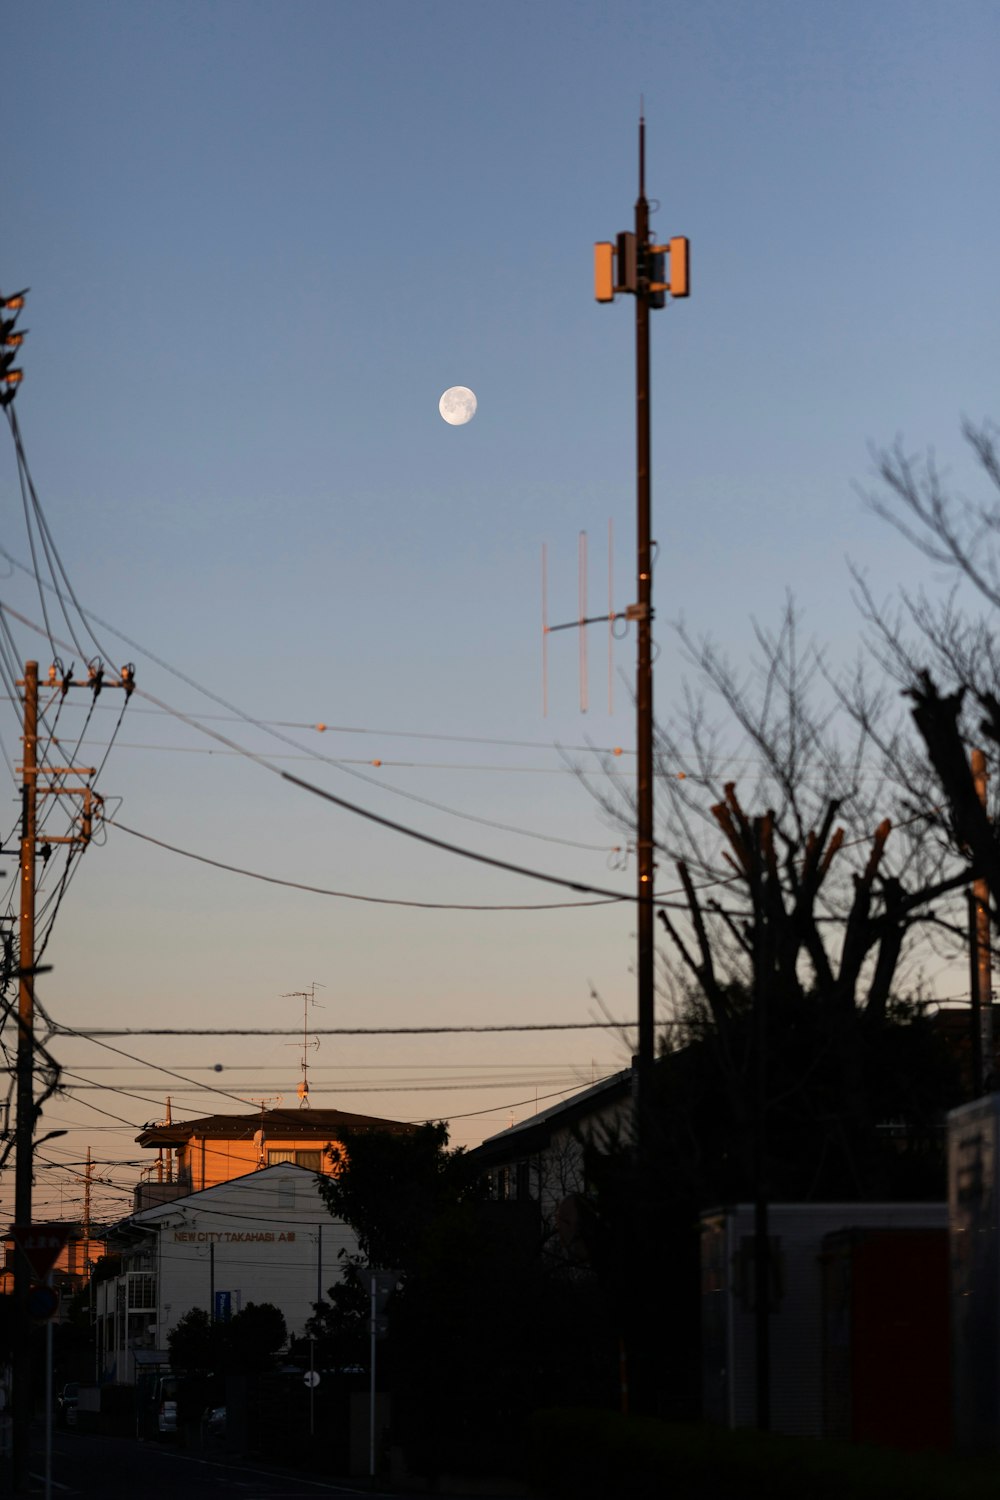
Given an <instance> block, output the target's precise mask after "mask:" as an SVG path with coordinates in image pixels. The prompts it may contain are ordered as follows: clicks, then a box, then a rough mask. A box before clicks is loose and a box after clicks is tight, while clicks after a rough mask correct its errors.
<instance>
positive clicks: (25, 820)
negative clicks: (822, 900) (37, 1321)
mask: <svg viewBox="0 0 1000 1500" xmlns="http://www.w3.org/2000/svg"><path fill="white" fill-rule="evenodd" d="M21 685H22V686H23V688H24V743H23V754H22V782H21V884H20V897H21V917H20V930H19V932H20V935H19V965H20V970H21V975H20V980H19V984H18V998H17V1063H16V1070H17V1121H16V1125H15V1145H16V1157H15V1165H14V1222H15V1224H25V1225H27V1224H30V1223H31V1176H32V1169H33V1160H32V1157H33V1148H34V1133H35V1039H34V1028H35V974H34V964H35V836H36V806H37V783H38V759H37V751H38V663H37V662H36V661H29V662H25V664H24V682H23V684H21ZM30 1291H31V1267H30V1266H29V1264H28V1261H27V1258H26V1256H25V1255H23V1254H18V1255H16V1256H15V1257H14V1347H13V1350H12V1353H13V1361H12V1364H13V1371H12V1373H13V1377H14V1378H13V1403H12V1405H13V1411H12V1419H13V1420H12V1439H13V1480H14V1493H15V1494H21V1493H23V1492H24V1491H25V1490H26V1489H27V1487H28V1467H29V1442H30V1424H31V1325H30V1322H29V1318H28V1296H29V1293H30Z"/></svg>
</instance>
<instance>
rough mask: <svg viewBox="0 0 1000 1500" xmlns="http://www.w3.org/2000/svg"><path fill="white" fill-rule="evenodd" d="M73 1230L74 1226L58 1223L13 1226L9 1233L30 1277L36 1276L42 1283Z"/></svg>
mask: <svg viewBox="0 0 1000 1500" xmlns="http://www.w3.org/2000/svg"><path fill="white" fill-rule="evenodd" d="M75 1228H76V1225H75V1224H65V1223H59V1222H53V1223H49V1224H14V1225H12V1226H11V1231H10V1232H11V1235H12V1236H13V1239H14V1243H15V1245H16V1246H17V1248H18V1249H19V1250H20V1251H21V1253H22V1254H23V1256H24V1258H25V1260H26V1261H27V1262H28V1265H29V1266H30V1267H31V1271H32V1275H34V1276H37V1277H38V1280H39V1281H44V1280H45V1277H46V1276H47V1275H48V1274H49V1272H50V1271H51V1270H52V1267H53V1266H54V1265H55V1263H56V1261H57V1260H58V1259H59V1252H60V1250H62V1248H63V1246H64V1245H65V1244H66V1242H67V1240H68V1239H69V1237H70V1235H71V1234H72V1232H73V1230H74V1229H75Z"/></svg>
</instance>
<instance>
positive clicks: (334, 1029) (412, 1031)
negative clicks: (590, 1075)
mask: <svg viewBox="0 0 1000 1500" xmlns="http://www.w3.org/2000/svg"><path fill="white" fill-rule="evenodd" d="M633 1024H634V1023H633V1022H632V1021H527V1022H510V1023H497V1024H489V1025H482V1026H310V1028H309V1030H310V1033H311V1034H312V1035H313V1036H444V1035H453V1034H454V1035H459V1034H467V1035H471V1034H473V1033H477V1032H494V1031H621V1030H627V1029H628V1028H629V1027H630V1026H632V1025H633ZM665 1024H667V1025H670V1024H673V1023H670V1022H667V1023H665ZM49 1025H50V1027H51V1035H53V1036H77V1037H81V1038H82V1039H83V1040H85V1041H97V1040H98V1039H99V1038H101V1037H106V1036H295V1037H297V1036H301V1034H302V1028H301V1027H296V1028H294V1029H290V1028H288V1027H284V1026H276V1027H227V1026H206V1027H192V1026H188V1027H184V1026H122V1027H117V1026H65V1025H63V1024H62V1023H61V1022H57V1021H50V1022H49ZM111 1050H112V1051H113V1052H117V1051H118V1050H119V1049H118V1048H117V1047H113V1048H111ZM122 1055H123V1056H128V1055H129V1054H127V1053H123V1054H122ZM134 1061H138V1062H143V1061H144V1059H142V1058H137V1059H134ZM148 1066H149V1067H155V1066H156V1065H155V1064H154V1063H149V1064H148ZM185 1081H186V1082H190V1081H191V1080H190V1079H186V1080H185Z"/></svg>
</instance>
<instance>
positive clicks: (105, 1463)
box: [0, 1428, 415, 1500]
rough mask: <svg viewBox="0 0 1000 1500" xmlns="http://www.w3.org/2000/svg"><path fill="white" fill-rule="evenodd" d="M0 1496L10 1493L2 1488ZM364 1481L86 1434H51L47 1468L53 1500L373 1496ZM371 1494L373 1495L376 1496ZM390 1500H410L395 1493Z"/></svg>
mask: <svg viewBox="0 0 1000 1500" xmlns="http://www.w3.org/2000/svg"><path fill="white" fill-rule="evenodd" d="M41 1442H42V1434H41V1429H40V1428H39V1429H37V1431H36V1433H35V1442H34V1443H33V1445H32V1462H31V1480H32V1488H31V1493H32V1494H33V1495H40V1494H43V1493H44V1467H43V1464H44V1460H43V1452H42V1446H41ZM0 1493H5V1494H6V1493H9V1490H6V1489H4V1490H3V1491H0ZM372 1493H373V1492H372V1491H371V1490H369V1489H368V1487H367V1485H366V1484H364V1482H358V1483H357V1484H351V1483H345V1482H341V1483H332V1482H329V1481H325V1480H322V1479H311V1478H306V1477H304V1476H299V1475H293V1474H288V1473H282V1472H280V1471H273V1470H272V1471H269V1470H267V1469H262V1468H258V1467H257V1466H255V1465H253V1464H251V1463H248V1462H246V1461H245V1460H240V1459H232V1460H229V1459H227V1458H225V1457H223V1456H221V1455H217V1456H206V1455H201V1454H188V1453H185V1452H184V1451H183V1450H181V1449H178V1448H176V1447H173V1446H170V1445H166V1444H161V1443H139V1442H137V1441H136V1440H135V1439H133V1438H117V1437H97V1436H93V1435H91V1434H88V1433H76V1432H63V1431H60V1432H57V1433H56V1434H55V1440H54V1452H53V1463H52V1494H53V1497H54V1500H72V1497H74V1496H86V1497H88V1500H90V1497H93V1500H97V1497H101V1500H136V1497H137V1496H142V1500H176V1497H177V1496H178V1495H183V1496H184V1500H210V1497H211V1500H216V1497H218V1496H227V1495H231V1496H234V1497H236V1496H238V1497H240V1500H258V1497H259V1500H310V1497H311V1500H317V1497H321V1496H324V1495H343V1496H350V1495H369V1496H370V1495H372ZM374 1493H375V1494H376V1495H377V1494H378V1493H379V1492H378V1491H375V1492H374ZM393 1500H415V1497H408V1496H407V1495H406V1494H404V1493H403V1492H401V1491H399V1490H394V1491H393Z"/></svg>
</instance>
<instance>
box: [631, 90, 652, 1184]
mask: <svg viewBox="0 0 1000 1500" xmlns="http://www.w3.org/2000/svg"><path fill="white" fill-rule="evenodd" d="M645 178H646V126H645V121H644V120H640V122H639V196H638V198H637V199H636V204H635V240H636V254H637V262H638V265H639V267H640V272H639V274H640V282H639V285H638V286H637V288H636V293H635V439H636V441H635V452H636V564H637V575H638V576H637V594H636V599H637V602H638V609H637V610H636V615H637V622H636V641H637V645H636V673H635V708H636V773H637V776H636V858H637V861H638V890H637V897H638V912H637V916H638V953H637V963H636V971H637V976H636V977H637V980H638V991H639V995H638V1002H639V1004H638V1009H639V1016H638V1029H639V1055H638V1065H637V1075H636V1126H637V1131H638V1141H639V1155H640V1158H642V1157H648V1147H649V1120H650V1104H651V1100H650V1088H651V1084H652V1078H653V1062H654V1047H655V1038H654V1005H655V984H654V954H655V946H654V942H653V916H654V912H653V872H654V861H653V603H652V600H653V573H652V538H651V529H652V526H651V512H652V486H651V471H650V433H649V405H650V402H649V275H648V257H647V255H646V247H647V245H648V242H649V205H648V203H647V202H646V191H645Z"/></svg>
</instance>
